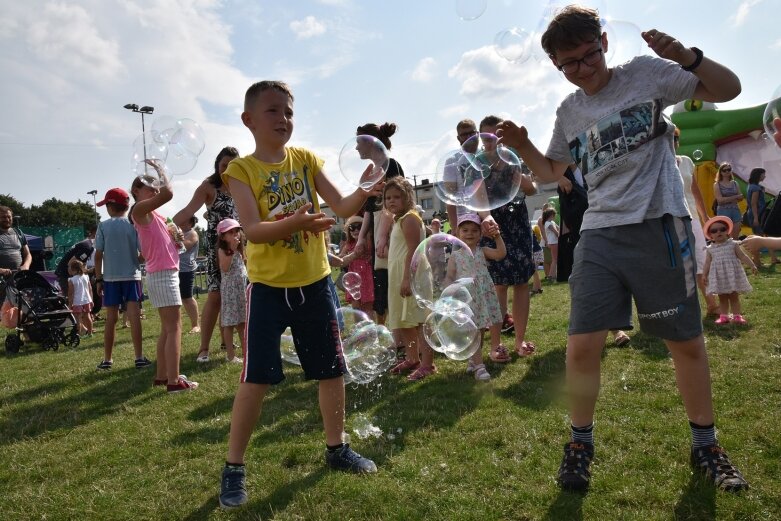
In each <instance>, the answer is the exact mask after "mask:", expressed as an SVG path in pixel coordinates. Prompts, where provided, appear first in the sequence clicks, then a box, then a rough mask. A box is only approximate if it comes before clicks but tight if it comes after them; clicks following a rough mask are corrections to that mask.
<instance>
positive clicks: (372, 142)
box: [338, 135, 390, 194]
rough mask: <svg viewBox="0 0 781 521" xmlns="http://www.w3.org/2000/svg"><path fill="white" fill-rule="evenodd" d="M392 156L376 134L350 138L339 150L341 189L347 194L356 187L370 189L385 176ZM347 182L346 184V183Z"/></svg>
mask: <svg viewBox="0 0 781 521" xmlns="http://www.w3.org/2000/svg"><path fill="white" fill-rule="evenodd" d="M389 163H390V158H389V156H388V150H387V149H386V148H385V145H383V143H382V141H380V140H379V139H377V138H375V137H374V136H367V135H358V136H355V137H352V138H350V139H349V140H348V141H347V143H345V145H344V146H343V147H342V150H341V152H339V170H340V171H341V173H342V177H343V179H342V180H339V181H342V182H341V183H339V182H338V184H339V186H338V188H340V191H341V192H343V193H345V194H347V193H350V192H353V191H354V190H355V189H356V188H361V189H363V190H369V189H370V188H371V187H372V186H374V185H375V184H377V183H378V182H379V181H381V180H382V179H383V178H384V177H385V172H387V171H388V165H389ZM345 183H346V185H345Z"/></svg>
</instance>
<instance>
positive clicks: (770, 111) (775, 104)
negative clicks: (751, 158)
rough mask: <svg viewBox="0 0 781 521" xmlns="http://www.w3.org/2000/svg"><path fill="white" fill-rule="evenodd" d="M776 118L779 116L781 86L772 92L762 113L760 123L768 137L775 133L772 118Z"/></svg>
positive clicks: (780, 112)
mask: <svg viewBox="0 0 781 521" xmlns="http://www.w3.org/2000/svg"><path fill="white" fill-rule="evenodd" d="M776 118H781V86H779V87H778V88H777V89H776V90H775V92H773V96H772V99H771V100H770V101H768V103H767V107H765V113H764V114H763V115H762V123H763V125H764V126H765V133H766V134H767V136H768V137H771V138H772V136H773V134H775V133H776V128H775V126H774V125H773V120H774V119H776Z"/></svg>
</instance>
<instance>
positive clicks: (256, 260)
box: [220, 81, 383, 508]
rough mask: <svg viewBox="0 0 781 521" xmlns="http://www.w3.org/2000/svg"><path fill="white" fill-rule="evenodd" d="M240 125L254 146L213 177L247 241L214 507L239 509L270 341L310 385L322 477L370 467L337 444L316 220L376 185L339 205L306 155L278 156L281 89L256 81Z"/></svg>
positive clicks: (347, 206) (287, 110)
mask: <svg viewBox="0 0 781 521" xmlns="http://www.w3.org/2000/svg"><path fill="white" fill-rule="evenodd" d="M241 120H242V122H243V123H244V125H245V126H246V127H247V128H248V129H250V131H251V132H252V135H253V137H254V138H255V151H254V152H253V153H252V154H251V155H249V156H246V157H243V158H239V159H234V160H233V161H231V163H230V165H229V166H228V168H227V170H226V171H225V172H224V173H223V179H224V181H225V182H226V183H227V185H228V186H229V187H230V191H231V194H232V196H233V200H234V202H235V204H236V209H237V210H238V213H239V220H240V221H241V224H242V227H243V228H244V232H245V233H246V235H247V240H248V246H247V272H248V275H249V279H250V283H251V289H250V293H249V298H248V300H247V313H248V315H249V316H248V319H247V330H246V333H245V334H246V335H247V352H246V358H245V359H244V369H243V371H242V373H241V380H240V384H239V390H238V392H237V393H236V398H235V399H234V402H233V412H232V416H231V429H230V438H229V440H228V457H227V461H226V464H225V468H224V469H223V472H222V484H221V490H220V506H222V507H223V508H235V507H238V506H241V505H243V504H244V503H246V502H247V499H248V498H247V490H246V479H245V469H244V453H245V451H246V449H247V445H248V443H249V439H250V436H251V435H252V430H253V429H254V427H255V424H256V423H257V420H258V418H259V416H260V409H261V405H262V402H263V398H264V396H265V395H266V391H267V390H268V388H269V386H270V385H272V384H277V383H279V382H281V381H282V380H283V379H284V375H283V373H282V360H281V356H280V351H279V346H280V336H281V335H282V332H283V331H284V330H285V328H287V327H290V329H291V331H292V333H293V339H294V342H295V346H296V352H297V353H298V357H299V360H301V367H302V368H303V370H304V374H305V375H306V378H307V379H315V380H319V382H320V385H319V388H320V389H319V398H320V411H321V414H322V416H323V427H324V429H325V438H326V453H325V460H326V463H327V465H328V466H329V467H331V468H334V469H338V470H344V471H349V472H355V473H372V472H376V471H377V466H376V465H375V464H374V462H373V461H371V460H370V459H367V458H364V457H362V456H361V455H359V454H358V453H356V452H355V451H353V450H352V449H351V448H350V446H349V445H348V444H345V443H342V431H343V430H344V402H345V397H344V379H343V376H342V375H343V374H344V359H343V358H342V345H341V340H340V338H339V328H338V323H337V318H336V308H335V307H334V304H333V300H332V294H331V291H332V290H331V286H329V277H330V273H331V268H330V267H329V265H328V257H327V251H326V247H325V241H324V240H323V237H322V235H321V234H323V233H326V232H327V231H328V230H329V229H330V228H331V226H333V225H334V223H335V221H334V219H332V218H330V217H328V216H326V215H325V214H324V213H321V212H320V208H319V204H318V198H317V195H318V194H319V195H320V197H322V198H323V200H325V202H326V203H328V205H329V206H330V207H331V209H332V210H333V211H334V213H335V214H336V215H338V216H340V217H345V218H346V217H350V216H352V215H354V214H355V213H356V212H358V211H359V210H360V209H361V207H362V206H363V204H364V202H365V201H366V199H367V197H369V196H371V195H379V194H381V193H382V188H383V183H378V184H377V185H375V186H374V187H373V188H372V189H371V191H370V192H365V191H363V190H361V189H356V190H355V192H353V193H352V194H350V195H348V196H342V195H341V194H340V193H339V192H338V191H337V189H336V188H335V187H334V185H333V184H332V183H331V181H329V179H328V177H326V176H325V175H324V174H323V173H322V171H321V169H322V166H323V161H322V160H321V159H320V158H319V157H317V156H315V155H314V154H313V153H311V152H310V151H308V150H306V149H303V148H297V147H288V146H286V145H287V142H288V141H289V140H290V136H291V134H292V132H293V94H292V93H291V92H290V88H289V87H288V86H287V85H286V84H285V83H282V82H277V81H261V82H259V83H255V84H254V85H252V86H251V87H250V88H249V89H248V90H247V93H246V95H245V98H244V112H243V113H242V115H241Z"/></svg>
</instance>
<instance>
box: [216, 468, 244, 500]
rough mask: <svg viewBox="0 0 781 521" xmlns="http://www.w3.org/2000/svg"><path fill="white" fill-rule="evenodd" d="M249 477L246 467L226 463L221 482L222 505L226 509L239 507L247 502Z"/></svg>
mask: <svg viewBox="0 0 781 521" xmlns="http://www.w3.org/2000/svg"><path fill="white" fill-rule="evenodd" d="M247 499H248V497H247V477H246V473H245V472H244V467H240V466H238V465H225V468H223V469H222V482H221V484H220V507H222V508H223V509H225V510H230V509H232V508H238V507H240V506H241V505H243V504H244V503H246V502H247Z"/></svg>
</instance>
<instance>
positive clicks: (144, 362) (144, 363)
mask: <svg viewBox="0 0 781 521" xmlns="http://www.w3.org/2000/svg"><path fill="white" fill-rule="evenodd" d="M150 365H152V362H151V361H150V360H149V359H148V358H147V357H145V356H142V357H141V358H136V369H143V368H144V367H149V366H150Z"/></svg>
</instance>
